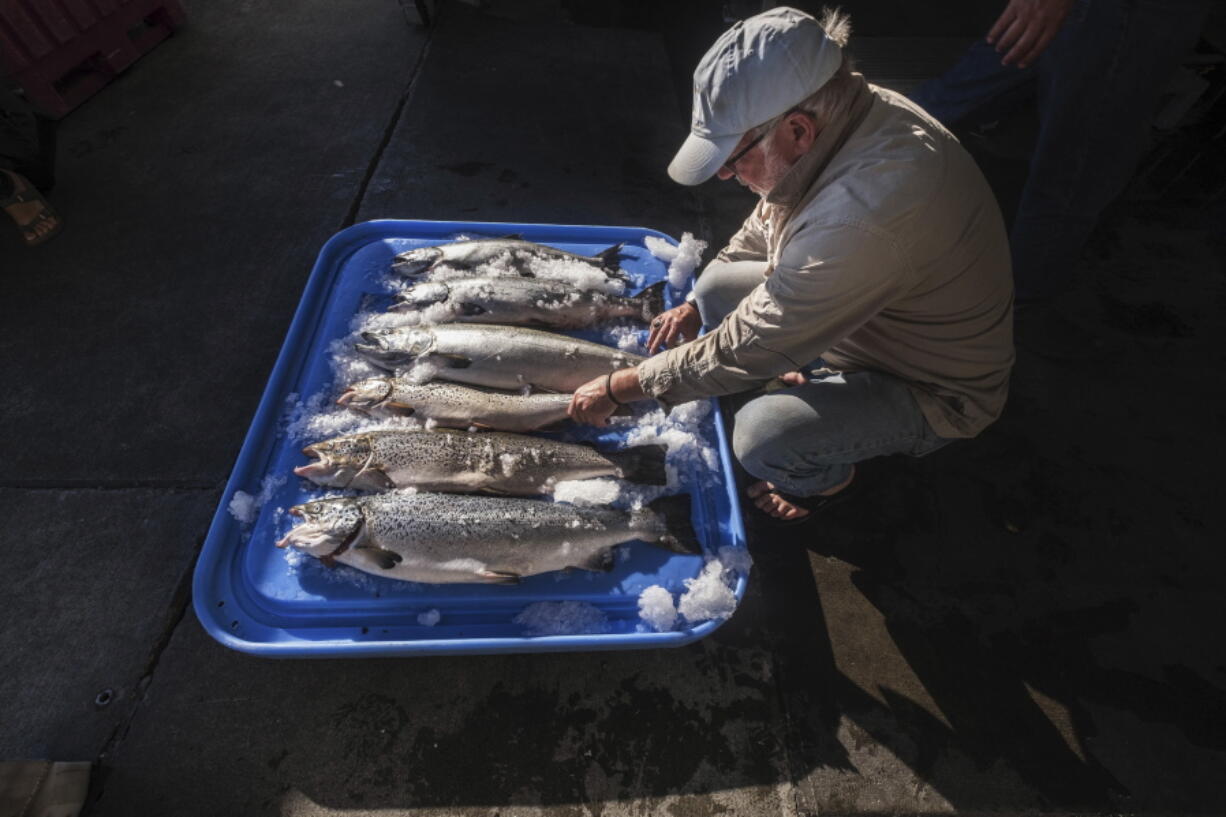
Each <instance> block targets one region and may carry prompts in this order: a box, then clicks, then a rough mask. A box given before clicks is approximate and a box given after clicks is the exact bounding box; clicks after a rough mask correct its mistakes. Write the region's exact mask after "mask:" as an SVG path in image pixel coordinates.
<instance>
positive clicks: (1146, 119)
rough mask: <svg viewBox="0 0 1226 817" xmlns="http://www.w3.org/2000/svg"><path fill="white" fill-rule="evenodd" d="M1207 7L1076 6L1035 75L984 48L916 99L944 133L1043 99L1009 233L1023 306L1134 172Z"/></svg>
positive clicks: (1099, 1) (1096, 0)
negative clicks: (1161, 101) (944, 127)
mask: <svg viewBox="0 0 1226 817" xmlns="http://www.w3.org/2000/svg"><path fill="white" fill-rule="evenodd" d="M1207 10H1208V2H1207V0H1078V2H1077V3H1076V4H1075V5H1074V6H1073V8H1072V10H1071V11H1070V12H1069V16H1068V18H1067V19H1066V20H1065V22H1064V25H1063V26H1062V27H1061V29H1060V32H1059V33H1058V34H1057V35H1056V37H1055V39H1053V40H1052V41H1051V43H1050V44H1049V45H1048V47H1047V49H1046V50H1045V51H1044V52H1043V54H1042V55H1041V56H1040V57H1039V58H1038V60H1037V61H1036V62H1034V63H1033V64H1032V65H1031V66H1030V67H1028V68H1024V69H1019V68H1017V67H1006V66H1003V65H1001V64H1000V60H1001V57H1002V55H1001V54H997V53H996V51H995V50H994V49H993V47H992V46H990V45H988V44H987V43H986V42H985V41H982V40H981V41H979V42H977V43H976V44H975V45H974V46H972V47H971V49H970V51H968V52H967V53H966V55H965V56H963V58H962V59H961V60H960V61H959V62H958V63H957V64H955V65H954V66H953V67H952V68H950V69H949V70H948V71H946V72H945V74H943V75H942V76H940V77H938V78H936V79H934V80H931V81H929V82H927V83H925V84H923V85H921V86H920V87H919V88H918V89H916V90H915V92H914V93H912V95H911V98H912V99H913V100H914V101H915V102H916V103H918V104H919V105H920V106H921V107H923V108H924V109H925V110H927V111H928V113H930V114H932V115H933V116H934V117H936V118H937V119H939V120H940V121H941V122H943V123H945V124H946V125H950V126H952V125H956V124H958V123H959V122H962V121H964V120H966V119H967V118H968V117H970V116H972V115H976V116H978V117H980V118H983V119H988V118H991V117H992V116H993V115H1000V113H1002V112H1004V111H1006V110H1007V109H1009V108H1010V107H1012V106H1014V105H1016V104H1017V103H1018V102H1019V101H1022V100H1024V99H1026V98H1028V97H1036V98H1037V103H1038V112H1039V120H1040V121H1039V134H1038V141H1037V143H1036V145H1035V147H1034V153H1033V155H1032V157H1031V160H1030V172H1029V174H1028V176H1027V179H1026V184H1025V187H1024V188H1023V190H1022V196H1021V200H1020V201H1019V203H1018V210H1017V216H1016V218H1015V219H1014V222H1013V226H1012V229H1011V231H1010V236H1009V238H1010V244H1011V246H1012V252H1013V277H1014V282H1015V288H1016V293H1017V300H1018V301H1019V302H1024V301H1045V300H1050V299H1052V298H1054V297H1056V296H1058V295H1060V294H1061V293H1062V292H1064V291H1065V290H1067V289H1068V288H1069V287H1071V286H1072V283H1073V282H1072V280H1071V271H1072V268H1073V266H1074V265H1075V264H1076V262H1077V259H1078V256H1079V255H1080V253H1081V250H1082V248H1083V247H1084V245H1085V242H1086V239H1088V238H1089V236H1090V232H1091V231H1092V230H1093V229H1094V225H1095V224H1096V223H1097V221H1098V218H1099V216H1100V215H1101V214H1102V211H1103V210H1104V209H1105V208H1106V207H1107V205H1108V204H1110V203H1111V202H1112V201H1113V200H1114V199H1115V198H1116V197H1117V196H1119V194H1120V193H1121V192H1123V190H1124V187H1125V185H1127V183H1128V181H1129V179H1130V178H1131V176H1132V173H1133V171H1134V170H1135V169H1136V165H1137V162H1138V161H1139V160H1140V158H1141V156H1142V154H1143V152H1144V150H1145V147H1146V143H1147V141H1148V137H1149V131H1150V123H1151V122H1152V121H1153V117H1154V114H1155V113H1156V112H1157V107H1158V102H1159V99H1160V96H1161V94H1162V91H1163V90H1164V89H1165V87H1166V83H1167V82H1168V81H1169V79H1170V77H1171V74H1172V72H1173V71H1174V70H1175V68H1176V67H1177V66H1178V64H1179V60H1180V59H1181V58H1182V57H1183V56H1184V55H1185V54H1187V52H1188V51H1190V50H1191V48H1192V46H1193V45H1194V44H1195V43H1196V38H1197V35H1198V34H1199V33H1200V29H1201V26H1202V25H1203V24H1204V20H1205V15H1206V13H1207Z"/></svg>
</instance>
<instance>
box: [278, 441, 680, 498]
mask: <svg viewBox="0 0 1226 817" xmlns="http://www.w3.org/2000/svg"><path fill="white" fill-rule="evenodd" d="M667 451H668V449H667V448H666V447H665V446H661V445H644V446H638V447H634V448H628V449H626V450H624V451H609V452H600V451H597V450H596V449H594V448H592V447H591V446H587V445H576V444H575V443H564V442H558V441H557V440H549V439H545V438H543V437H528V436H526V435H523V434H507V433H505V432H501V431H488V432H475V433H474V432H468V431H455V430H452V429H435V430H432V431H416V430H405V429H396V430H376V431H363V432H358V433H356V434H348V435H345V436H343V437H335V438H333V439H331V440H324V441H322V442H318V443H313V444H311V445H308V446H307V447H306V448H304V449H302V453H304V454H306V455H307V456H308V457H312V458H315V459H314V462H311V463H309V464H307V465H300V466H298V467H297V468H295V469H294V473H295V474H297V475H298V476H300V477H306V478H307V479H309V480H311V482H314V483H316V484H317V485H325V486H328V487H330V488H350V489H356V490H365V491H388V490H391V489H393V488H419V489H422V490H427V491H460V492H485V493H499V494H510V495H515V496H533V495H536V494H551V493H553V488H554V484H555V483H557V482H560V481H562V480H572V479H592V478H595V477H617V478H620V479H625V480H629V481H631V482H639V483H643V484H647V485H665V484H667V482H668V479H667V476H666V474H665V471H664V457H665V454H666V453H667Z"/></svg>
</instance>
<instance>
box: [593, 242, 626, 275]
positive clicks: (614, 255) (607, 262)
mask: <svg viewBox="0 0 1226 817" xmlns="http://www.w3.org/2000/svg"><path fill="white" fill-rule="evenodd" d="M625 246H626V242H625V241H619V242H617V243H616V244H614V245H613V246H612V247H609V248H608V249H604V250H601V251H600V252H598V253H596V255H595V256H594V258H596V259H597V260H598V261H600V265H601V266H602V267H605V268H607V269H611V270H616V271H618V272H621V255H622V249H623V248H624V247H625Z"/></svg>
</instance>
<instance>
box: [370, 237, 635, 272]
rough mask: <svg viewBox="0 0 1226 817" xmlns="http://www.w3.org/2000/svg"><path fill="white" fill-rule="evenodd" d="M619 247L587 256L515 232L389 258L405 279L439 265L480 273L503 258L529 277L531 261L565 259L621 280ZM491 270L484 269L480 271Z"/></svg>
mask: <svg viewBox="0 0 1226 817" xmlns="http://www.w3.org/2000/svg"><path fill="white" fill-rule="evenodd" d="M623 246H624V244H614V245H613V246H612V247H609V248H608V249H606V250H602V251H601V252H598V253H597V254H596V255H594V256H587V255H577V254H575V253H571V252H566V251H565V250H559V249H556V248H554V247H549V246H546V245H545V244H536V243H534V242H531V241H524V240H523V239H522V238H521V237H520V236H518V235H509V236H504V237H502V238H479V239H474V240H471V241H453V242H451V243H450V244H438V245H436V246H433V247H419V248H418V249H415V250H409V251H408V252H402V253H400V254H399V255H397V256H396V257H395V258H394V259H392V270H393V271H395V272H396V273H398V274H400V275H403V276H405V277H406V278H426V277H430V275H431V273H433V272H435V271H437V270H439V269H440V268H446V269H447V270H449V271H454V272H459V273H471V274H479V273H481V274H484V273H483V270H482V267H484V266H485V265H488V264H491V263H493V262H495V261H505V262H507V263H506V268H507V269H509V270H510V271H511V274H513V275H520V276H524V277H527V278H531V277H535V275H536V273H535V272H534V270H533V263H534V262H540V261H569V262H572V263H576V264H579V265H582V266H585V267H588V268H590V269H591V270H593V271H598V272H600V273H601V274H602V275H603V276H604V277H605V278H606V279H613V280H616V281H622V280H624V279H625V278H626V277H627V276H626V274H625V273H624V272H622V271H621V268H620V266H619V265H618V258H619V257H620V256H621V251H622V247H623ZM491 271H492V270H489V269H486V270H485V271H484V272H491Z"/></svg>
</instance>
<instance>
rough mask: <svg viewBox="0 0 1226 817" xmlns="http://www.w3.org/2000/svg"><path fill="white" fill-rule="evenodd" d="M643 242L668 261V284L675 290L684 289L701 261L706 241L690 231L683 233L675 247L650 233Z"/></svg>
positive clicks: (663, 259) (654, 253) (651, 250)
mask: <svg viewBox="0 0 1226 817" xmlns="http://www.w3.org/2000/svg"><path fill="white" fill-rule="evenodd" d="M643 244H644V245H645V246H646V247H647V250H648V251H649V252H650V253H651V254H652V255H654V256H655V257H656V258H659V259H660V260H661V261H667V262H669V263H668V284H669V286H671V287H672V288H673V289H676V290H682V289H685V285H686V283H687V282H689V280H690V277H691V276H692V275H693V274H694V270H696V269H698V265H699V264H701V263H702V253H703V250H705V249H706V248H707V242H705V241H700V240H698V239H697V238H694V235H693V234H692V233H683V234H682V235H681V243H679V244H678V245H677V246H675V247H674V246H673V245H672V244H669V243H668V242H667V241H665V240H664V239H662V238H656V237H655V236H651V235H649V236H647V237H646V238H644V239H643Z"/></svg>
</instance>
